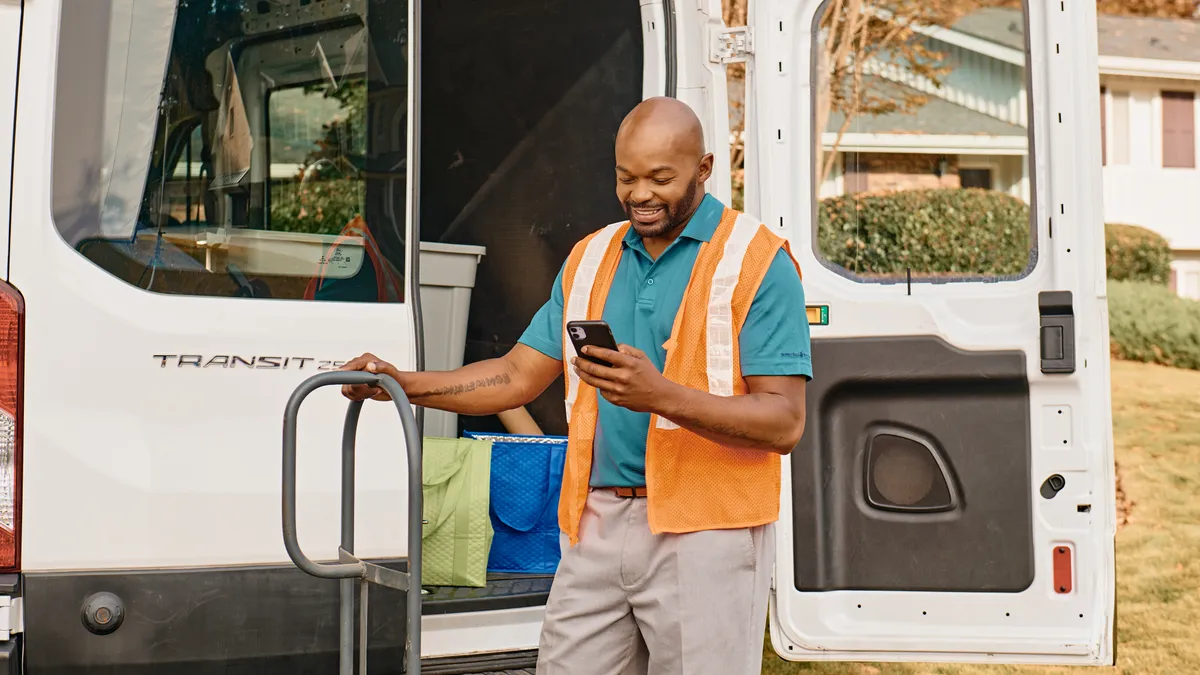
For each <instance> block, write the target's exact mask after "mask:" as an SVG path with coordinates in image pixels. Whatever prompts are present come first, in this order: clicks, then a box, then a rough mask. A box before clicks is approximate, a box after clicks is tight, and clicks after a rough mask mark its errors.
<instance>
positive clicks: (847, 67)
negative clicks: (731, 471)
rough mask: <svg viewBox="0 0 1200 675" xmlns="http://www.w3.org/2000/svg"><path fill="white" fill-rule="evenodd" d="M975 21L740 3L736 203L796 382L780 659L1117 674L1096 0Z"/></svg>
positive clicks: (875, 8)
mask: <svg viewBox="0 0 1200 675" xmlns="http://www.w3.org/2000/svg"><path fill="white" fill-rule="evenodd" d="M988 4H989V5H992V6H990V7H984V6H982V4H981V3H978V2H976V4H974V5H971V4H969V2H968V0H951V1H949V2H940V3H938V2H932V3H897V2H890V1H889V0H866V1H858V0H827V1H826V2H822V0H751V2H750V25H751V27H752V30H753V35H752V38H753V51H754V59H753V60H754V63H753V66H752V69H751V72H752V75H753V78H752V80H751V82H750V83H749V90H748V98H749V100H750V106H749V112H748V119H749V121H750V122H751V124H752V125H753V129H754V134H753V136H749V138H750V139H751V143H753V147H752V148H750V149H749V151H748V153H747V154H748V156H750V157H751V158H753V159H754V164H753V165H752V166H748V169H750V170H751V173H750V177H749V178H748V179H747V204H748V210H749V211H750V212H752V213H754V214H755V215H757V216H759V217H760V218H761V219H762V220H763V221H764V222H766V223H768V224H769V225H771V226H772V227H775V228H778V230H779V231H780V232H781V233H783V234H785V235H786V236H788V237H789V238H790V240H791V243H792V247H793V251H794V252H795V254H796V256H797V258H798V260H799V261H800V264H801V267H802V269H803V276H804V284H805V291H806V298H807V302H808V303H809V309H810V311H809V321H810V324H811V326H812V337H813V345H812V348H813V354H812V360H813V366H814V371H815V377H814V379H813V381H812V382H811V383H810V384H809V389H808V422H807V430H806V432H805V435H804V440H803V442H802V444H801V446H800V447H799V448H797V449H796V451H795V452H793V453H792V454H791V455H790V457H789V458H788V460H787V462H786V463H785V464H784V481H783V502H782V509H781V516H780V521H779V526H778V557H777V566H776V569H775V580H774V587H773V597H772V602H771V621H770V630H771V640H772V643H773V645H774V648H775V651H776V652H777V653H778V654H779V655H780V656H782V657H783V658H785V659H789V660H797V661H799V660H843V661H916V662H990V663H1044V664H1077V665H1088V664H1090V665H1107V664H1112V663H1113V660H1114V638H1113V626H1114V612H1115V600H1114V597H1115V584H1114V549H1113V541H1114V530H1115V525H1114V523H1115V509H1114V506H1115V490H1114V483H1113V480H1114V468H1113V447H1112V435H1111V414H1110V390H1109V349H1108V345H1109V343H1108V315H1107V305H1106V291H1105V265H1104V250H1103V231H1102V225H1101V222H1102V220H1101V203H1100V198H1099V195H1100V193H1101V184H1100V176H1099V167H1100V158H1099V150H1098V146H1097V142H1096V140H1097V138H1098V134H1099V124H1098V119H1097V99H1096V96H1097V91H1098V83H1097V70H1096V27H1095V26H1096V24H1095V6H1094V4H1092V3H1071V2H1067V3H1058V2H1054V3H1032V4H1029V5H1027V6H1026V8H1025V9H1024V10H1023V9H1022V8H1021V7H1020V6H1019V5H1017V6H1015V7H996V6H994V5H995V4H996V3H988ZM962 188H977V189H975V190H963V189H962Z"/></svg>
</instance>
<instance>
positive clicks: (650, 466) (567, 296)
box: [559, 209, 802, 544]
mask: <svg viewBox="0 0 1200 675" xmlns="http://www.w3.org/2000/svg"><path fill="white" fill-rule="evenodd" d="M627 227H628V225H627V224H624V223H622V224H619V225H610V226H609V227H607V228H605V229H603V230H601V231H600V232H597V233H595V234H593V235H591V236H589V237H588V238H587V239H585V240H583V241H581V242H579V244H577V245H576V247H575V249H574V250H573V251H572V252H571V256H570V257H569V258H568V259H567V265H566V272H565V273H564V275H563V298H564V307H563V317H564V324H565V322H566V321H568V320H578V319H591V320H595V319H599V318H601V317H602V316H603V311H604V300H605V298H606V296H607V294H608V290H609V288H610V287H611V285H612V279H613V277H614V276H615V273H616V267H617V265H618V264H619V262H620V259H621V246H620V244H621V238H623V236H624V233H625V232H626V231H627V230H626V228H627ZM780 248H782V249H783V250H785V251H786V252H787V253H788V255H789V258H791V251H790V249H789V247H788V245H787V242H786V241H784V240H783V239H782V238H780V237H778V236H777V235H775V234H774V233H772V232H771V231H770V230H768V229H767V228H766V227H765V226H763V225H762V224H760V223H758V222H756V221H754V220H753V219H750V218H748V217H747V216H744V215H742V214H738V213H737V212H736V211H733V210H731V209H726V210H725V212H724V214H723V215H722V218H721V223H720V225H719V226H718V227H717V231H716V232H715V233H714V235H713V237H712V240H711V241H709V242H705V243H703V244H702V245H701V247H700V251H699V253H698V254H697V256H696V262H695V263H694V264H693V267H692V274H691V277H690V278H689V280H688V285H687V290H685V291H684V297H683V302H682V303H681V305H680V308H679V310H678V312H677V313H676V315H675V321H674V323H673V325H672V329H671V336H670V338H669V339H668V340H667V342H666V343H665V344H664V345H663V347H664V348H665V349H666V350H667V358H666V364H665V367H664V369H663V374H664V376H666V377H667V378H668V379H670V380H671V381H673V382H677V383H680V384H683V385H685V386H688V387H691V388H694V389H700V390H707V391H708V392H709V393H711V394H714V395H717V396H733V395H738V394H744V393H746V391H747V389H746V382H745V380H744V379H743V377H742V374H741V366H740V358H739V353H738V333H739V332H740V330H741V327H742V324H743V323H744V322H745V320H746V316H747V314H748V312H749V308H750V304H751V303H752V302H753V299H754V295H755V293H756V292H757V290H758V286H759V285H760V284H761V283H762V279H763V277H764V276H766V273H767V269H768V268H769V267H770V265H771V263H772V261H773V260H774V258H775V255H776V253H777V252H778V251H779V249H780ZM601 252H603V253H601ZM597 256H600V257H599V259H597ZM791 260H792V263H793V265H795V259H794V258H791ZM796 272H797V274H799V272H800V269H799V266H798V265H796ZM801 319H802V317H801ZM565 342H566V340H564V343H565ZM563 356H564V359H563V365H564V374H565V377H566V380H567V409H568V419H569V420H570V424H569V432H568V436H569V440H568V444H567V445H568V447H567V461H566V466H565V468H564V473H563V486H562V493H561V497H560V499H559V525H560V527H561V528H562V530H563V532H565V533H566V534H567V536H568V538H569V539H570V540H571V543H572V544H575V543H577V542H578V539H579V520H580V518H581V517H582V515H583V508H584V506H585V504H586V501H587V492H588V483H589V481H590V477H591V464H592V450H593V448H592V445H593V441H594V439H595V432H596V423H597V418H598V412H597V398H596V396H597V394H596V390H595V388H593V387H591V386H589V385H588V384H587V383H585V382H580V381H579V380H578V379H577V378H574V374H573V372H572V371H573V369H572V368H571V367H570V365H569V364H570V359H569V355H568V353H567V351H566V348H564V354H563ZM573 379H574V381H572V380H573ZM651 419H652V420H653V421H652V423H651V425H650V431H649V433H648V435H647V439H646V488H647V499H648V501H649V503H648V505H647V506H648V509H649V518H650V529H651V531H652V532H654V533H656V534H657V533H662V532H694V531H697V530H704V529H719V528H732V527H753V526H755V525H761V524H764V523H767V522H772V521H774V520H776V519H777V518H778V515H779V489H780V478H781V476H780V457H779V455H778V454H776V453H774V452H769V451H763V450H744V449H738V448H730V447H724V446H721V445H719V444H717V443H713V442H712V441H709V440H708V439H706V438H704V437H702V436H700V435H698V434H695V433H692V432H691V431H688V430H686V429H681V428H680V427H678V426H677V425H676V424H674V423H673V422H671V421H670V420H666V419H663V418H661V417H659V416H657V415H652V416H651Z"/></svg>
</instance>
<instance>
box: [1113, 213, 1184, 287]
mask: <svg viewBox="0 0 1200 675" xmlns="http://www.w3.org/2000/svg"><path fill="white" fill-rule="evenodd" d="M1104 239H1105V242H1104V243H1105V246H1104V258H1105V262H1106V264H1107V265H1108V278H1109V279H1114V280H1116V281H1146V282H1150V283H1154V284H1164V285H1165V284H1166V283H1167V280H1168V279H1169V278H1170V275H1171V247H1170V245H1169V244H1167V240H1166V239H1165V238H1163V237H1162V236H1161V235H1159V234H1157V233H1155V232H1152V231H1150V230H1147V229H1146V228H1144V227H1137V226H1136V225H1120V224H1110V225H1105V226H1104Z"/></svg>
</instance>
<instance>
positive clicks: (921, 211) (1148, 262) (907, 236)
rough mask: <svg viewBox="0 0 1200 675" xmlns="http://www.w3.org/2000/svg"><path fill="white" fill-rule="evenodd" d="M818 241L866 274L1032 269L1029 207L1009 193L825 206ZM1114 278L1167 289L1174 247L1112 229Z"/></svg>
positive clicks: (869, 199)
mask: <svg viewBox="0 0 1200 675" xmlns="http://www.w3.org/2000/svg"><path fill="white" fill-rule="evenodd" d="M818 222H819V231H818V235H817V240H818V245H819V246H820V250H821V252H822V253H823V254H824V255H825V257H826V258H827V259H828V260H829V261H830V262H832V263H835V264H837V265H841V266H842V267H844V268H846V269H848V270H850V271H852V272H856V273H858V274H861V275H868V276H876V275H902V274H904V273H905V272H906V271H907V270H908V269H909V268H911V270H912V272H913V274H914V275H930V274H933V275H938V274H979V275H988V276H992V275H996V276H1005V275H1016V274H1021V273H1022V272H1024V271H1025V268H1026V266H1027V265H1028V263H1029V208H1028V206H1026V204H1025V203H1024V202H1023V201H1021V200H1020V199H1017V198H1016V197H1013V196H1011V195H1008V194H1005V193H1003V192H996V191H991V190H977V189H967V190H962V189H957V188H949V189H936V190H905V191H900V192H892V193H887V194H876V195H843V196H840V197H830V198H828V199H824V200H822V201H821V204H820V208H819V209H818ZM1104 233H1105V259H1106V262H1107V266H1108V277H1109V278H1110V279H1114V280H1118V281H1146V282H1150V283H1155V284H1164V285H1165V284H1166V283H1167V279H1168V278H1169V276H1170V266H1171V247H1170V246H1169V245H1168V244H1167V240H1166V239H1164V238H1163V237H1162V236H1160V235H1158V234H1156V233H1154V232H1152V231H1150V230H1148V229H1146V228H1144V227H1137V226H1134V225H1122V224H1110V225H1105V227H1104Z"/></svg>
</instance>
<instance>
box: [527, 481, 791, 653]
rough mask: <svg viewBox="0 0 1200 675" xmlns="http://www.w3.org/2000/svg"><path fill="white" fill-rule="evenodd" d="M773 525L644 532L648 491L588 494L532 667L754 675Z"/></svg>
mask: <svg viewBox="0 0 1200 675" xmlns="http://www.w3.org/2000/svg"><path fill="white" fill-rule="evenodd" d="M774 562H775V534H774V524H768V525H763V526H760V527H755V528H750V529H744V528H743V529H737V530H708V531H704V532H695V533H690V534H661V535H654V534H651V532H650V527H649V523H648V521H647V518H646V500H645V499H642V498H623V497H618V496H616V495H614V494H612V493H611V492H608V491H606V490H595V491H593V492H591V493H589V494H588V500H587V507H586V509H585V510H584V513H583V520H582V522H581V524H580V536H579V543H578V544H577V545H576V546H575V547H573V548H571V549H568V550H567V551H565V552H564V554H563V558H562V562H561V563H560V565H559V568H558V573H557V575H556V576H555V578H554V585H553V587H552V588H551V590H550V599H549V601H548V603H547V605H546V618H545V622H544V624H543V626H542V636H541V644H540V647H539V649H540V652H539V654H538V665H537V673H538V675H568V674H569V675H634V674H638V675H642V674H648V675H684V674H685V673H686V675H710V674H711V675H758V673H759V672H760V671H761V669H762V649H763V634H764V631H765V629H766V620H767V596H768V592H769V590H770V583H771V571H772V568H773V566H774Z"/></svg>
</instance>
